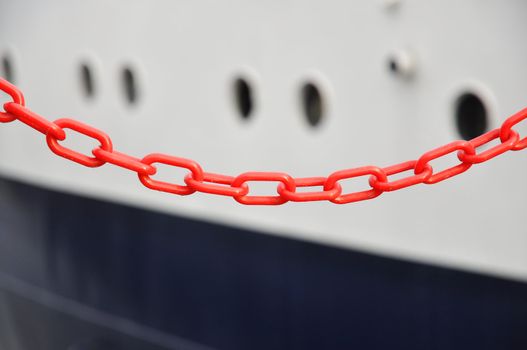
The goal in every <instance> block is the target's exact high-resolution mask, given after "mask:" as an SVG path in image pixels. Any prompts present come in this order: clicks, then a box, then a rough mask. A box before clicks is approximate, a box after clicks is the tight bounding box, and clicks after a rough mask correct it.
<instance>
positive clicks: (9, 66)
mask: <svg viewBox="0 0 527 350" xmlns="http://www.w3.org/2000/svg"><path fill="white" fill-rule="evenodd" d="M1 65H2V76H3V77H4V78H5V79H6V80H7V81H9V82H11V83H14V82H15V81H14V80H15V77H14V75H15V73H14V67H13V59H12V58H11V56H10V55H8V54H4V55H3V56H2V61H1Z"/></svg>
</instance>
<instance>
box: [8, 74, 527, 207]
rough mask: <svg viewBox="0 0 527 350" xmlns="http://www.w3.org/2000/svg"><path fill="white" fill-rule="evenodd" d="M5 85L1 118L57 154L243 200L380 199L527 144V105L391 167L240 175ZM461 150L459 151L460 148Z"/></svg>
mask: <svg viewBox="0 0 527 350" xmlns="http://www.w3.org/2000/svg"><path fill="white" fill-rule="evenodd" d="M0 90H2V91H4V92H5V93H7V94H8V95H10V96H11V99H12V102H7V103H5V104H4V110H5V112H0V122H1V123H9V122H12V121H14V120H19V121H21V122H23V123H25V124H27V125H28V126H30V127H32V128H33V129H35V130H37V131H39V132H41V133H42V134H44V135H46V141H47V144H48V146H49V148H50V149H51V151H53V152H54V153H55V154H57V155H59V156H61V157H64V158H66V159H69V160H71V161H73V162H77V163H79V164H82V165H84V166H87V167H92V168H95V167H100V166H101V165H104V164H105V163H110V164H113V165H115V166H118V167H122V168H125V169H128V170H131V171H133V172H135V173H137V175H138V176H139V180H140V181H141V182H142V183H143V185H145V186H146V187H148V188H150V189H153V190H157V191H162V192H169V193H174V194H178V195H182V196H185V195H189V194H192V193H194V192H196V191H197V192H204V193H211V194H216V195H221V196H229V197H233V198H234V199H235V200H236V201H238V202H239V203H242V204H249V205H254V204H257V205H279V204H284V203H286V202H289V201H292V202H311V201H330V202H333V203H336V204H344V203H351V202H358V201H363V200H367V199H371V198H375V197H377V196H379V195H381V194H382V193H383V192H389V191H396V190H399V189H402V188H405V187H408V186H414V185H417V184H423V183H424V184H435V183H438V182H441V181H443V180H446V179H448V178H450V177H452V176H455V175H459V174H461V173H463V172H465V171H467V170H468V169H469V168H470V167H471V166H472V165H474V164H478V163H482V162H485V161H487V160H490V159H492V158H494V157H496V156H498V155H500V154H502V153H504V152H507V151H519V150H522V149H525V148H527V137H524V138H521V137H520V135H519V134H518V132H516V131H515V130H513V129H512V128H513V127H514V126H515V125H517V124H519V123H520V122H522V121H523V120H524V119H526V118H527V108H526V109H523V110H521V111H520V112H518V113H516V114H514V115H513V116H511V117H510V118H508V119H507V120H506V121H505V122H504V123H503V124H502V126H501V127H500V128H498V129H494V130H491V131H489V132H487V133H485V134H483V135H481V136H478V137H476V138H474V139H472V140H470V141H454V142H451V143H449V144H447V145H444V146H441V147H438V148H436V149H434V150H431V151H429V152H426V153H425V154H423V155H422V156H421V157H420V158H419V159H417V160H411V161H406V162H403V163H400V164H395V165H392V166H389V167H386V168H379V167H376V166H365V167H360V168H353V169H345V170H339V171H336V172H334V173H332V174H330V175H329V176H328V177H309V178H293V177H291V176H290V175H288V174H285V173H275V172H247V173H243V174H240V175H238V176H236V177H232V176H227V175H219V174H213V173H207V172H204V171H203V169H202V168H201V166H200V165H199V164H198V163H197V162H195V161H193V160H190V159H185V158H179V157H174V156H170V155H165V154H159V153H154V154H149V155H147V156H146V157H144V158H143V159H138V158H135V157H132V156H129V155H127V154H124V153H120V152H117V151H115V150H114V149H113V146H112V141H111V139H110V137H109V136H108V135H106V134H105V133H104V132H102V131H100V130H98V129H95V128H93V127H91V126H89V125H86V124H83V123H81V122H79V121H76V120H73V119H58V120H56V121H54V122H51V121H49V120H47V119H45V118H43V117H41V116H39V115H38V114H36V113H34V112H32V111H30V110H29V109H27V108H26V107H25V105H24V96H23V94H22V92H21V91H20V90H19V89H18V88H17V87H16V86H14V85H12V84H11V83H9V82H8V81H6V80H4V79H1V78H0ZM65 129H70V130H73V131H76V132H78V133H80V134H83V135H85V136H87V137H89V138H92V139H94V140H97V141H98V142H99V144H100V145H99V147H97V148H95V149H94V150H93V151H92V155H85V154H82V153H79V152H77V151H74V150H72V149H69V148H67V147H64V146H62V145H61V144H60V143H59V141H64V140H65V139H66V137H67V136H66V132H65V131H64V130H65ZM498 139H499V143H498V144H497V145H495V146H493V147H491V148H489V149H487V150H485V151H483V152H480V153H478V152H477V149H478V148H480V147H482V146H485V145H489V144H490V143H491V142H493V141H494V140H498ZM456 151H457V152H456ZM453 152H456V153H457V157H458V159H459V162H460V163H459V164H457V165H454V166H452V167H450V168H448V169H445V170H441V171H439V172H437V171H434V169H433V168H432V166H431V165H430V162H431V161H433V160H435V159H437V158H441V157H444V156H446V155H448V154H451V153H453ZM154 163H162V164H165V165H169V166H172V167H176V168H183V169H186V170H188V171H189V172H188V174H187V175H186V176H185V177H184V179H183V181H181V183H179V184H176V183H169V182H163V181H159V180H154V179H153V178H152V176H154V175H155V174H156V172H157V169H156V167H155V166H154V165H153V164H154ZM409 171H412V174H411V175H408V176H406V177H404V178H401V179H398V180H394V181H389V179H388V177H389V176H390V177H391V176H393V175H397V174H402V173H404V172H409ZM361 176H369V179H368V184H369V186H368V188H367V189H365V190H364V191H358V192H353V193H346V194H344V193H342V186H341V185H340V183H339V181H341V180H346V179H353V178H357V177H361ZM251 181H265V182H276V183H277V189H276V192H277V193H276V194H275V195H272V196H254V195H249V192H250V188H249V185H248V183H249V182H251ZM304 187H322V190H319V191H309V192H306V191H300V192H298V191H297V189H298V188H304Z"/></svg>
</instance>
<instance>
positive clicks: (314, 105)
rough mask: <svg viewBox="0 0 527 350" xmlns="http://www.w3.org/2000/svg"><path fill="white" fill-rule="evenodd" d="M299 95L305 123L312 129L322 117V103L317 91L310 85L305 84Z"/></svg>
mask: <svg viewBox="0 0 527 350" xmlns="http://www.w3.org/2000/svg"><path fill="white" fill-rule="evenodd" d="M300 95H301V96H300V97H301V103H302V110H303V112H304V115H305V117H306V120H307V122H308V123H309V125H311V126H313V127H315V126H317V125H319V124H320V122H321V121H322V119H323V116H324V101H323V100H322V95H321V94H320V91H319V89H318V88H317V87H316V86H315V85H314V84H312V83H306V84H305V85H304V86H303V87H302V90H301V92H300Z"/></svg>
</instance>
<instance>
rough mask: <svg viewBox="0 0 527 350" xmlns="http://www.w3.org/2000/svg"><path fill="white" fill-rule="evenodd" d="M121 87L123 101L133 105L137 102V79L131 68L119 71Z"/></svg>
mask: <svg viewBox="0 0 527 350" xmlns="http://www.w3.org/2000/svg"><path fill="white" fill-rule="evenodd" d="M121 87H122V90H123V96H124V99H125V101H126V102H127V103H128V104H130V105H134V104H137V102H138V100H139V91H138V90H139V87H138V83H137V77H136V74H135V72H134V71H133V69H132V68H131V67H124V68H123V69H122V71H121Z"/></svg>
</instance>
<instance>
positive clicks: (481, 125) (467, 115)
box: [454, 92, 489, 140]
mask: <svg viewBox="0 0 527 350" xmlns="http://www.w3.org/2000/svg"><path fill="white" fill-rule="evenodd" d="M454 113H455V115H454V117H455V121H456V127H457V131H458V133H459V135H460V136H461V137H462V138H463V139H465V140H470V139H473V138H475V137H478V136H480V135H482V134H483V133H485V132H486V131H487V129H488V124H489V121H488V111H487V107H486V106H485V103H484V102H483V100H482V99H481V97H479V96H478V95H477V94H475V93H473V92H464V93H462V94H461V95H460V96H459V97H458V98H457V100H456V102H455V106H454Z"/></svg>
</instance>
